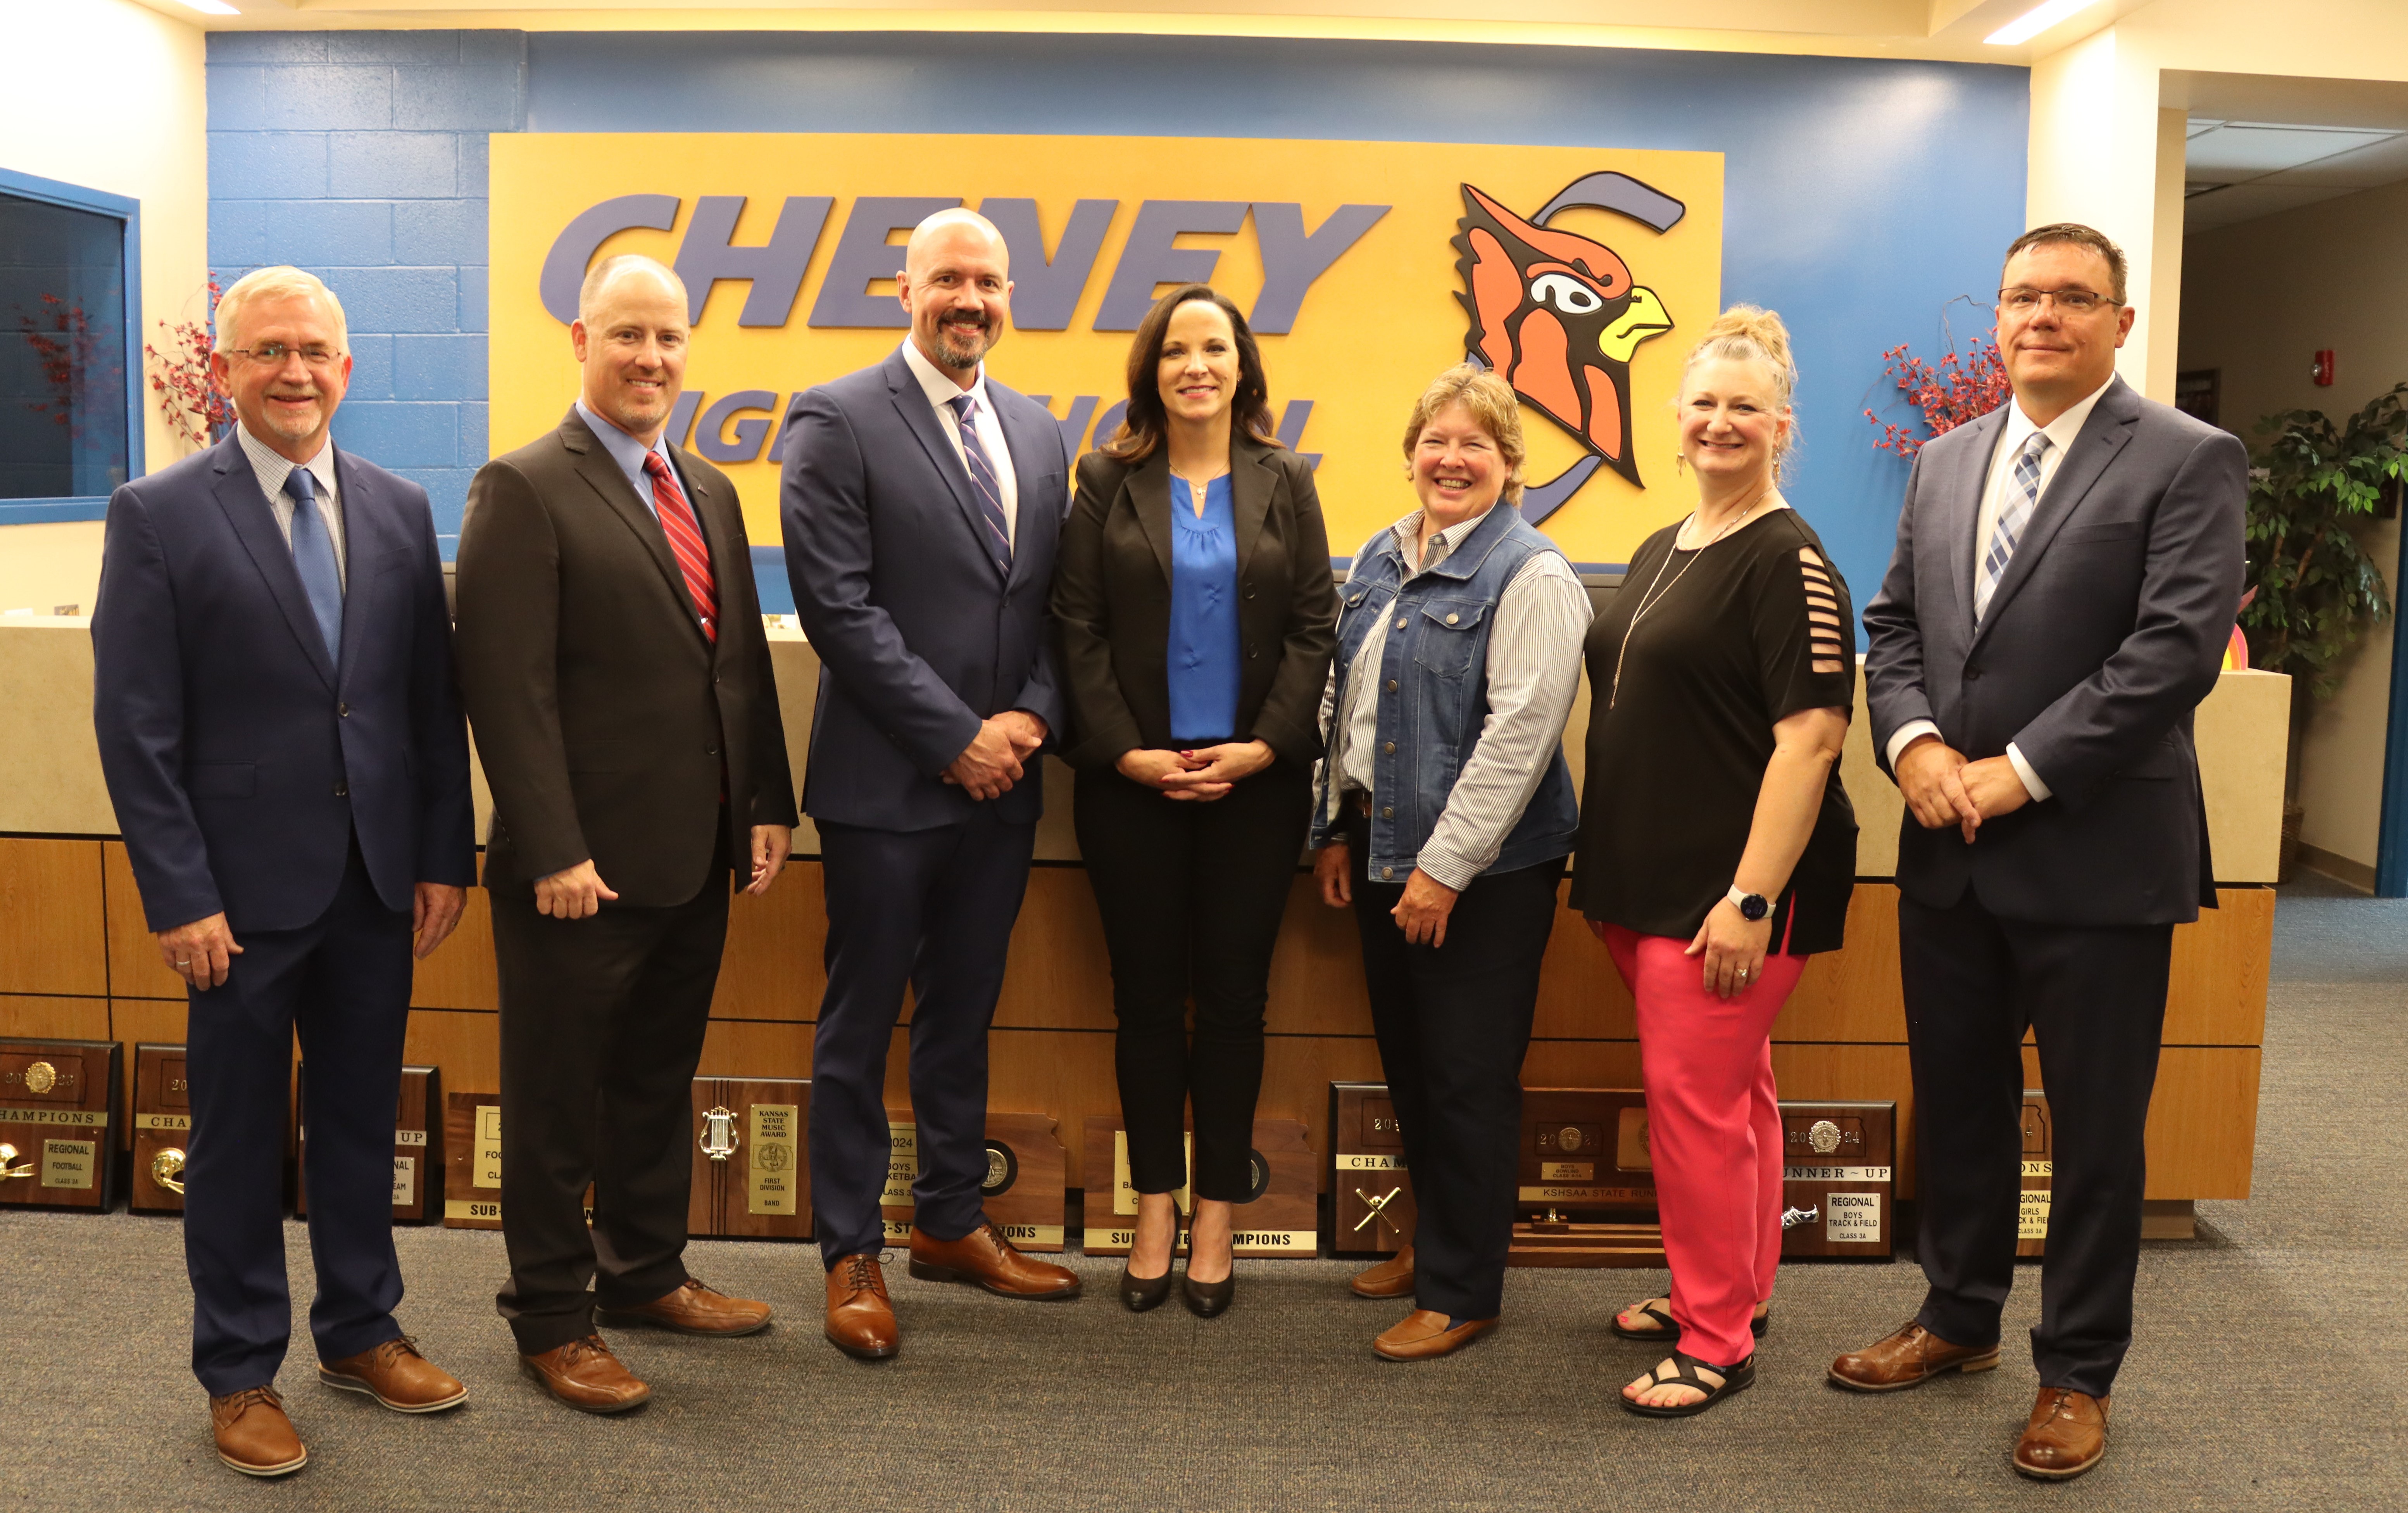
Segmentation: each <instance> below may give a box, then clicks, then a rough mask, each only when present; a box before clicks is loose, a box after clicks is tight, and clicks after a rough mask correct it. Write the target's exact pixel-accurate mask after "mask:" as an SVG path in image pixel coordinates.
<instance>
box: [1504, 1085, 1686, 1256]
mask: <svg viewBox="0 0 2408 1513" xmlns="http://www.w3.org/2000/svg"><path fill="white" fill-rule="evenodd" d="M1515 1182H1516V1188H1515V1192H1514V1205H1515V1209H1516V1211H1517V1212H1518V1213H1519V1214H1520V1215H1521V1218H1518V1219H1517V1220H1516V1221H1515V1222H1514V1225H1513V1240H1512V1248H1511V1249H1510V1251H1509V1252H1508V1253H1507V1258H1506V1264H1508V1265H1511V1266H1661V1265H1663V1264H1664V1234H1663V1231H1662V1230H1661V1229H1660V1228H1659V1227H1658V1226H1657V1225H1656V1163H1655V1160H1654V1158H1653V1157H1652V1156H1651V1155H1650V1154H1649V1153H1648V1149H1647V1095H1646V1094H1645V1093H1644V1092H1641V1090H1639V1089H1638V1088H1527V1089H1525V1090H1524V1091H1523V1094H1522V1153H1521V1160H1520V1164H1519V1170H1518V1171H1517V1172H1516V1174H1515Z"/></svg>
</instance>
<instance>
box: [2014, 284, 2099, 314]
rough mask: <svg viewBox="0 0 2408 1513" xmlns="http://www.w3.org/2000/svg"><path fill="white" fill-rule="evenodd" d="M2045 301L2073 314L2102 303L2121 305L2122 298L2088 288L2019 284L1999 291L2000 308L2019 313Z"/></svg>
mask: <svg viewBox="0 0 2408 1513" xmlns="http://www.w3.org/2000/svg"><path fill="white" fill-rule="evenodd" d="M2043 301H2053V302H2055V304H2056V306H2057V309H2058V310H2064V311H2066V312H2067V313H2069V314H2072V315H2087V314H2089V313H2090V312H2091V311H2092V310H2097V309H2098V308H2099V307H2100V306H2101V305H2121V304H2122V303H2124V302H2123V301H2122V300H2120V299H2110V298H2108V297H2107V296H2106V295H2094V294H2092V293H2091V292H2090V291H2089V290H2087V289H2027V288H2025V287H2023V286H2022V285H2021V284H2017V285H2016V286H2014V288H2012V289H2001V290H2000V291H1999V308H2000V310H2012V311H2014V313H2015V314H2017V315H2029V314H2030V313H2032V312H2033V311H2034V310H2038V309H2040V307H2041V305H2042V302H2043Z"/></svg>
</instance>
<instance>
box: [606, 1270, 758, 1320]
mask: <svg viewBox="0 0 2408 1513" xmlns="http://www.w3.org/2000/svg"><path fill="white" fill-rule="evenodd" d="M594 1321H595V1323H597V1324H608V1325H610V1326H611V1327H613V1328H618V1329H624V1328H627V1327H629V1326H631V1325H635V1324H650V1325H652V1327H653V1328H655V1329H673V1330H675V1331H677V1332H678V1333H681V1334H757V1333H760V1332H761V1331H763V1330H765V1329H767V1328H768V1327H769V1305H768V1304H766V1303H754V1302H753V1301H752V1300H750V1299H748V1298H731V1297H729V1296H728V1295H727V1294H726V1293H724V1292H720V1291H716V1290H712V1289H710V1288H708V1287H705V1286H703V1285H702V1283H700V1282H698V1281H696V1280H695V1278H693V1277H691V1276H689V1277H687V1278H686V1279H685V1280H684V1281H682V1282H680V1283H679V1284H678V1285H677V1286H675V1287H673V1288H671V1289H669V1290H668V1291H667V1293H665V1294H663V1295H662V1296H660V1297H657V1298H654V1299H653V1300H652V1302H650V1303H644V1304H637V1305H636V1306H635V1307H633V1308H596V1309H595V1310H594Z"/></svg>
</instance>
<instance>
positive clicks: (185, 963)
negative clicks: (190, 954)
mask: <svg viewBox="0 0 2408 1513" xmlns="http://www.w3.org/2000/svg"><path fill="white" fill-rule="evenodd" d="M192 964H193V963H192V961H191V960H190V959H189V958H187V959H185V960H182V961H179V962H177V963H176V965H178V966H179V967H189V966H191V965H192Z"/></svg>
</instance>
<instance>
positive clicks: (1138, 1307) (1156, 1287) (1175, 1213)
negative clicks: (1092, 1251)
mask: <svg viewBox="0 0 2408 1513" xmlns="http://www.w3.org/2000/svg"><path fill="white" fill-rule="evenodd" d="M1179 1217H1180V1216H1179V1208H1178V1205H1177V1204H1175V1203H1174V1204H1173V1205H1172V1206H1171V1210H1170V1256H1169V1259H1168V1261H1166V1262H1165V1263H1164V1265H1163V1268H1162V1275H1160V1276H1131V1275H1129V1269H1128V1262H1126V1261H1123V1262H1121V1306H1122V1307H1124V1308H1126V1309H1127V1310H1128V1311H1129V1312H1131V1313H1133V1314H1141V1313H1145V1312H1148V1311H1149V1310H1152V1309H1154V1308H1159V1307H1161V1306H1162V1303H1163V1300H1164V1299H1166V1298H1168V1297H1169V1296H1170V1283H1171V1279H1172V1278H1173V1277H1174V1276H1176V1275H1178V1272H1179ZM1130 1249H1131V1251H1132V1252H1134V1251H1135V1249H1136V1247H1135V1246H1131V1247H1130Z"/></svg>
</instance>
